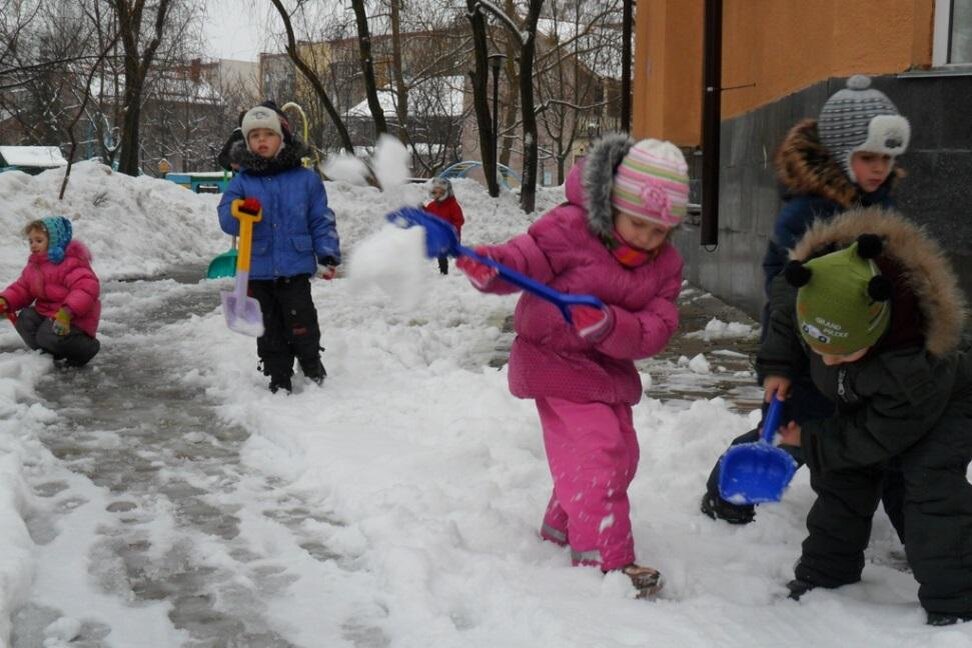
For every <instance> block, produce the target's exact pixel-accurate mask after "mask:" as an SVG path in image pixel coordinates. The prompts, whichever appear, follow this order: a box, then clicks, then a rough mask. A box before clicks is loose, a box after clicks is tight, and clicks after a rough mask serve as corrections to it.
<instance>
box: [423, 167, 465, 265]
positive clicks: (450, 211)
mask: <svg viewBox="0 0 972 648" xmlns="http://www.w3.org/2000/svg"><path fill="white" fill-rule="evenodd" d="M429 197H430V198H431V199H432V200H430V201H429V202H428V203H427V204H426V205H424V206H423V207H422V209H424V210H425V211H427V212H429V213H430V214H432V215H433V216H438V217H439V218H441V219H442V220H444V221H445V222H447V223H449V224H450V225H452V226H453V227H454V228H455V230H456V236H460V237H461V236H462V225H463V223H465V222H466V219H465V218H463V216H462V207H460V206H459V201H458V200H456V197H455V195H454V194H453V193H452V183H451V182H449V179H448V178H432V182H431V183H430V186H429ZM439 272H441V273H442V274H449V257H447V256H440V257H439Z"/></svg>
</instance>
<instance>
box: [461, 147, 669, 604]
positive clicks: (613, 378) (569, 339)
mask: <svg viewBox="0 0 972 648" xmlns="http://www.w3.org/2000/svg"><path fill="white" fill-rule="evenodd" d="M581 167H583V168H581ZM615 169H616V170H615ZM565 194H566V198H567V202H565V203H563V204H561V205H559V206H557V207H555V208H554V209H552V210H550V211H549V212H547V213H546V214H544V215H543V216H542V217H541V218H540V219H539V220H537V221H536V222H535V223H534V224H533V225H532V226H530V228H529V229H528V230H527V232H526V233H525V234H521V235H520V236H517V237H515V238H514V239H512V240H510V241H509V242H507V243H505V244H502V245H494V246H482V247H478V248H476V251H477V252H480V253H481V254H483V255H484V256H488V257H490V258H492V259H494V260H496V261H499V262H500V263H502V264H504V265H507V266H509V267H511V268H513V269H515V270H518V271H519V272H522V273H524V274H526V275H528V276H530V277H531V278H533V279H535V280H537V281H540V282H542V283H545V284H547V285H549V286H550V287H552V288H554V289H556V290H558V291H560V292H564V293H572V294H588V295H594V296H596V297H598V298H600V299H601V301H603V302H604V304H605V307H604V308H603V309H598V308H592V307H589V306H575V307H573V308H572V311H571V315H572V320H573V324H568V323H567V322H565V321H564V318H563V317H562V315H561V314H560V312H559V311H558V309H557V308H556V307H555V306H554V305H553V304H551V303H549V302H547V301H544V300H542V299H541V298H539V297H537V296H535V295H533V294H531V293H524V294H523V295H522V296H521V297H520V300H519V302H518V303H517V305H516V311H515V314H514V326H515V329H516V334H517V337H516V339H515V341H514V342H513V348H512V350H511V351H510V361H509V385H510V391H511V392H512V393H513V395H514V396H518V397H520V398H532V399H534V400H535V401H536V404H537V411H538V412H539V414H540V423H541V426H542V427H543V440H544V446H545V448H546V453H547V460H548V463H549V465H550V473H551V476H552V477H553V494H552V495H551V497H550V503H549V504H548V506H547V511H546V514H545V516H544V518H543V524H542V526H541V531H540V534H541V536H542V537H543V538H544V539H546V540H549V541H551V542H555V543H558V544H561V545H569V546H570V548H571V553H572V557H573V561H574V564H582V565H596V566H598V567H600V568H601V569H602V570H604V571H611V570H622V571H624V573H626V574H627V575H628V576H630V577H631V579H632V582H633V583H634V585H635V587H636V588H637V589H638V590H639V595H648V594H652V593H654V592H655V591H657V590H658V588H660V586H661V579H660V575H659V573H658V571H657V570H655V569H653V568H651V567H643V566H640V565H637V564H635V554H634V541H633V539H632V536H631V520H630V517H629V510H630V509H629V504H628V495H627V491H628V485H629V484H630V483H631V480H632V478H633V477H634V475H635V470H636V469H637V466H638V455H639V449H638V440H637V437H636V435H635V430H634V427H633V426H632V416H631V408H632V406H633V405H634V404H635V403H637V402H638V401H639V400H640V399H641V395H642V386H641V379H640V377H639V375H638V372H637V370H636V369H635V366H634V362H633V361H634V360H636V359H639V358H646V357H648V356H651V355H654V354H656V353H658V352H659V351H661V350H662V349H663V348H664V347H665V345H666V343H667V342H668V340H669V338H670V337H671V336H672V334H673V333H674V332H675V330H676V328H677V326H678V309H677V307H676V305H675V299H676V297H677V296H678V293H679V290H680V288H681V284H682V259H681V256H680V255H679V253H678V252H677V251H676V250H675V248H674V247H673V246H672V245H671V244H670V243H669V242H668V239H669V234H670V233H671V230H672V228H674V227H675V226H676V225H678V223H679V222H680V221H681V219H682V218H683V217H684V214H685V208H686V204H687V201H688V176H687V167H686V164H685V159H684V157H683V156H682V153H681V151H679V149H678V148H676V147H675V146H674V145H672V144H671V143H668V142H661V141H658V140H643V141H641V142H638V143H637V144H634V143H633V142H632V141H631V140H630V139H628V138H627V137H626V136H624V135H612V136H607V137H605V138H603V139H602V140H600V141H599V142H597V143H596V144H595V145H594V146H593V147H592V148H591V150H590V152H589V155H588V156H587V158H586V160H585V161H584V163H583V164H582V165H575V166H574V168H573V169H571V171H570V173H569V174H568V177H567V182H566V185H565ZM456 265H457V267H459V268H460V269H461V270H462V271H463V272H465V273H466V274H467V275H468V276H469V278H470V280H471V281H472V283H473V285H475V286H476V287H477V288H478V289H479V290H481V291H483V292H490V293H510V292H513V291H515V290H516V288H515V287H513V286H512V285H510V284H508V283H506V282H504V281H503V280H502V279H499V278H497V276H496V273H495V271H494V270H493V269H492V268H489V267H488V266H485V265H482V264H479V263H476V262H475V261H472V260H470V259H469V258H467V257H461V258H460V259H459V260H458V261H457V263H456Z"/></svg>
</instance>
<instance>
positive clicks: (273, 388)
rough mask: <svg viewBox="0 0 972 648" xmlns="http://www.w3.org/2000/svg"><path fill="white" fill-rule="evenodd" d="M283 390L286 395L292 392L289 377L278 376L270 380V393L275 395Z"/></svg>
mask: <svg viewBox="0 0 972 648" xmlns="http://www.w3.org/2000/svg"><path fill="white" fill-rule="evenodd" d="M281 389H282V390H284V391H285V392H287V393H288V394H290V393H291V392H293V391H294V388H293V387H292V386H291V384H290V376H279V377H276V378H274V377H271V378H270V393H271V394H276V393H277V392H278V391H280V390H281Z"/></svg>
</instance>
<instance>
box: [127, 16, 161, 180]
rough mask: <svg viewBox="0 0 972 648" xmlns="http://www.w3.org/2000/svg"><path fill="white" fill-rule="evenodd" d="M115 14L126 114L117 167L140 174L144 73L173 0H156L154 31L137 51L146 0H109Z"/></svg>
mask: <svg viewBox="0 0 972 648" xmlns="http://www.w3.org/2000/svg"><path fill="white" fill-rule="evenodd" d="M112 4H113V6H114V8H115V12H116V13H117V15H118V31H119V34H120V37H121V41H122V45H123V47H124V50H125V105H124V110H125V116H124V118H123V121H122V133H121V138H122V144H121V153H120V154H119V156H118V170H119V171H120V172H122V173H125V174H128V175H132V176H135V175H138V174H139V151H140V149H141V142H140V140H139V137H140V135H139V124H140V120H141V115H142V91H143V89H144V87H145V77H146V76H147V75H148V71H149V69H150V68H151V67H152V63H153V61H154V60H155V52H156V50H157V49H158V47H159V44H160V43H161V42H162V35H163V33H164V32H165V27H166V16H167V15H168V11H169V8H170V6H171V4H172V0H158V6H157V7H156V13H155V31H154V34H153V36H152V40H151V41H149V44H148V46H146V48H145V50H144V51H143V52H142V53H141V55H139V52H138V41H139V35H140V33H141V29H142V12H143V11H144V9H145V0H135V2H134V3H131V2H129V0H112Z"/></svg>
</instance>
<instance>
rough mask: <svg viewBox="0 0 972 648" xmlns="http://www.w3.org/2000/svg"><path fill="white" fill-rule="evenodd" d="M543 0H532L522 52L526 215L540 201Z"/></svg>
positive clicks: (522, 197)
mask: <svg viewBox="0 0 972 648" xmlns="http://www.w3.org/2000/svg"><path fill="white" fill-rule="evenodd" d="M541 7H543V0H530V9H529V11H528V12H527V19H526V24H525V25H524V31H525V32H526V34H527V39H526V42H525V43H523V49H522V51H521V52H520V103H521V105H522V112H523V184H522V185H521V187H520V207H521V208H522V209H523V211H524V212H526V213H528V214H529V213H531V212H532V211H533V210H534V209H535V208H536V198H537V154H538V147H539V142H538V141H537V115H536V111H535V109H534V105H533V59H534V57H535V55H536V51H537V21H538V20H539V18H540V9H541Z"/></svg>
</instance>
